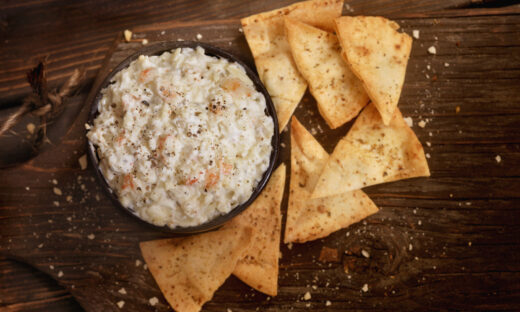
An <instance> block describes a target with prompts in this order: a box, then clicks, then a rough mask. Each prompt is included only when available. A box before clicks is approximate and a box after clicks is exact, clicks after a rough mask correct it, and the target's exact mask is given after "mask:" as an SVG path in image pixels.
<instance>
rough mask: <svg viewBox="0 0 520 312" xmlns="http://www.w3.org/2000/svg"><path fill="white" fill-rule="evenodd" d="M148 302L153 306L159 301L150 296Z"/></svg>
mask: <svg viewBox="0 0 520 312" xmlns="http://www.w3.org/2000/svg"><path fill="white" fill-rule="evenodd" d="M148 302H149V303H150V305H151V306H152V307H153V306H155V305H156V304H157V303H158V302H159V299H157V297H152V298H150V299H148ZM228 310H229V309H228Z"/></svg>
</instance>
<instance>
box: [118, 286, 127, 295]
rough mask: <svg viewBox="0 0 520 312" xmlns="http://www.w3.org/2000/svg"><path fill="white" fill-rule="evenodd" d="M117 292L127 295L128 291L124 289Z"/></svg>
mask: <svg viewBox="0 0 520 312" xmlns="http://www.w3.org/2000/svg"><path fill="white" fill-rule="evenodd" d="M117 292H118V293H120V294H121V295H126V289H125V288H124V287H123V288H121V289H119V290H118V291H117Z"/></svg>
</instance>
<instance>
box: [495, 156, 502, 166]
mask: <svg viewBox="0 0 520 312" xmlns="http://www.w3.org/2000/svg"><path fill="white" fill-rule="evenodd" d="M495 160H496V161H497V164H499V163H500V162H501V161H502V157H500V155H497V156H496V157H495Z"/></svg>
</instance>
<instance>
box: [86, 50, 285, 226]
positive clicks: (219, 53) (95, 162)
mask: <svg viewBox="0 0 520 312" xmlns="http://www.w3.org/2000/svg"><path fill="white" fill-rule="evenodd" d="M198 46H200V47H202V48H203V49H204V51H205V54H206V55H209V56H215V57H218V58H225V59H227V60H228V61H230V62H235V63H237V64H240V65H241V66H242V67H243V68H244V69H245V71H246V74H247V76H248V77H249V78H250V79H251V81H252V82H253V84H254V85H255V87H256V89H257V91H259V92H261V93H262V94H263V95H264V97H265V102H266V110H265V112H266V114H267V115H268V116H270V117H271V118H272V119H273V126H274V129H273V130H274V133H273V137H272V138H271V146H272V151H271V155H270V157H269V166H268V168H267V170H266V171H265V172H264V173H263V175H262V179H261V180H260V181H259V182H258V184H257V186H256V187H255V188H254V190H253V193H252V194H251V196H250V197H249V199H248V200H247V201H245V202H243V203H242V204H240V205H237V206H235V207H234V208H233V209H231V210H230V211H229V212H228V213H226V214H222V215H219V216H217V217H215V218H213V219H211V220H209V221H207V222H205V223H202V224H199V225H195V226H186V227H176V228H173V229H172V228H170V227H168V226H167V225H164V226H158V225H155V224H153V223H150V222H148V221H146V220H144V219H142V218H140V217H139V216H138V215H137V214H136V213H134V212H133V211H132V210H131V209H130V208H126V207H125V206H123V205H122V204H121V202H120V201H119V199H118V197H117V195H116V193H115V192H114V191H113V190H112V188H111V187H110V186H109V184H108V182H107V181H106V179H105V177H104V175H103V173H102V172H101V169H100V167H99V159H98V156H97V152H96V147H95V146H94V144H93V143H92V142H90V140H89V139H88V138H87V154H88V156H89V159H90V163H91V164H92V166H93V168H94V169H95V172H96V176H97V178H98V180H99V181H100V184H101V187H102V188H103V190H104V191H105V193H106V194H107V195H108V196H109V198H110V199H111V201H112V203H113V204H114V205H115V206H117V207H119V208H120V209H122V210H124V211H126V212H127V213H128V214H130V215H131V216H133V217H134V218H136V219H137V220H139V221H140V222H141V223H142V224H145V225H148V226H149V227H151V228H153V229H155V230H159V231H161V232H166V233H170V234H178V235H190V234H196V233H202V232H207V231H211V230H215V229H217V228H219V227H221V226H222V225H224V224H225V223H226V222H228V221H230V220H231V219H233V218H234V217H235V216H237V215H238V214H240V213H241V212H242V211H244V210H245V209H246V208H247V207H249V206H250V205H251V204H252V203H253V202H254V200H255V199H256V198H257V197H258V196H259V195H260V193H261V192H262V190H263V189H264V188H265V186H266V184H267V182H268V181H269V179H270V177H271V175H272V173H273V171H274V166H275V163H276V161H277V158H278V154H279V142H280V132H279V126H278V117H277V115H276V109H275V107H274V104H273V101H272V99H271V96H270V95H269V93H268V92H267V90H266V88H265V86H264V85H263V83H262V82H261V81H260V78H259V77H258V75H257V74H256V73H255V72H254V71H253V70H251V68H250V67H249V66H248V65H247V64H245V63H244V62H243V61H242V60H240V59H239V58H238V57H236V56H234V55H233V54H231V53H229V52H227V51H225V50H223V49H221V48H218V47H215V46H213V45H210V44H207V43H204V42H196V41H163V42H157V43H153V44H150V45H147V46H145V47H143V48H141V49H139V50H137V51H136V52H134V53H132V54H131V55H130V56H128V57H127V58H125V59H124V60H123V61H122V62H121V63H119V64H118V65H117V66H115V67H114V69H113V70H112V71H110V73H109V74H108V75H107V76H106V77H105V78H104V79H103V81H102V83H101V84H99V85H98V86H97V87H96V89H95V90H94V94H95V96H93V97H92V100H91V101H90V103H87V104H88V105H90V112H89V118H88V120H87V123H88V124H89V125H92V124H93V121H94V119H95V118H96V117H97V115H98V104H99V100H100V99H101V98H102V93H101V90H103V89H104V88H106V87H107V86H108V85H109V84H110V82H111V80H112V78H113V77H114V75H116V74H117V73H118V72H119V71H121V70H123V69H125V68H127V67H128V66H129V65H130V63H131V62H133V61H134V60H136V59H137V58H138V57H139V56H140V55H161V54H162V53H164V52H171V50H174V49H177V48H192V49H195V48H196V47H198ZM87 132H88V130H87ZM85 136H86V134H85Z"/></svg>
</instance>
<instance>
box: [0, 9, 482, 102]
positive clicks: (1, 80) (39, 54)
mask: <svg viewBox="0 0 520 312" xmlns="http://www.w3.org/2000/svg"><path fill="white" fill-rule="evenodd" d="M293 2H295V0H278V1H191V0H181V1H162V0H148V1H135V0H134V1H112V2H109V3H100V2H97V1H75V2H70V1H64V0H49V1H6V2H2V3H0V12H1V14H0V41H1V42H0V43H1V44H0V54H1V55H2V59H1V60H0V93H1V94H2V96H1V97H0V104H2V103H3V105H7V104H6V103H11V104H12V102H13V101H16V100H17V99H19V98H20V97H21V96H22V95H23V94H26V93H27V92H28V91H29V88H28V85H27V84H26V82H25V78H24V77H25V72H26V71H27V70H28V69H30V68H31V67H32V66H34V64H35V63H36V62H37V60H38V59H40V58H47V60H48V63H49V81H50V82H51V83H53V84H57V83H61V82H63V81H64V80H65V78H66V77H67V76H69V75H70V74H71V73H72V71H73V70H74V68H77V67H79V66H85V67H86V68H87V69H88V77H89V78H90V79H92V78H93V77H94V76H95V74H96V72H97V70H98V69H99V67H100V65H101V61H102V60H103V57H104V56H105V54H106V52H107V49H108V46H109V44H110V42H111V41H112V39H113V37H114V36H115V34H116V33H117V32H120V31H122V30H124V29H127V28H128V29H132V28H134V27H136V26H139V25H146V24H150V23H158V22H170V21H183V22H187V21H194V20H196V21H203V20H214V19H226V18H240V17H243V16H247V15H250V14H254V13H257V12H262V11H266V10H272V9H275V8H279V7H282V6H285V5H288V4H290V3H293ZM474 2H475V1H471V0H449V1H448V0H445V1H431V0H414V1H412V0H399V1H392V2H391V5H390V3H389V2H388V1H387V0H370V1H364V0H354V1H347V4H348V5H347V6H346V8H345V12H346V13H350V14H353V13H355V14H367V13H370V14H379V15H387V16H392V17H395V16H399V15H400V14H405V13H419V12H428V11H434V10H442V9H449V8H456V7H463V6H467V5H469V4H471V3H474ZM42 29H45V31H41V30H42Z"/></svg>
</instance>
